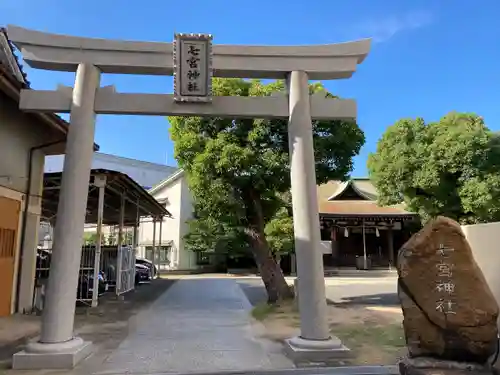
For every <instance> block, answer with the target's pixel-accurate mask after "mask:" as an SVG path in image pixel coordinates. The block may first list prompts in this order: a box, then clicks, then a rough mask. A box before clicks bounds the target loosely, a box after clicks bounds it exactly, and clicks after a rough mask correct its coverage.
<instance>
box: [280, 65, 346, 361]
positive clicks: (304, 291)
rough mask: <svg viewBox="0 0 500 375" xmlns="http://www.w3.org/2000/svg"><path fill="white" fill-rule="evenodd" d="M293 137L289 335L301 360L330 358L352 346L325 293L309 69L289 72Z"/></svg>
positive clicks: (291, 348)
mask: <svg viewBox="0 0 500 375" xmlns="http://www.w3.org/2000/svg"><path fill="white" fill-rule="evenodd" d="M287 86H288V95H289V99H288V100H289V111H290V117H289V124H288V143H289V148H290V151H289V154H290V173H291V176H290V177H291V188H292V189H291V190H292V208H293V230H294V237H295V254H296V256H297V281H298V283H297V285H298V289H299V290H298V295H299V313H300V336H299V337H294V338H291V339H289V340H287V341H286V344H287V346H286V349H287V351H288V353H289V355H290V356H292V357H293V358H294V359H295V360H297V361H302V360H308V361H310V360H313V361H324V360H326V359H331V358H335V357H337V358H338V357H343V356H345V354H346V352H348V351H349V349H347V348H346V347H345V346H343V345H342V343H341V342H340V340H339V339H338V338H336V337H333V336H331V335H330V330H329V327H328V319H327V311H326V309H327V305H326V296H325V276H324V270H323V254H322V252H321V251H320V247H319V246H320V241H321V236H320V229H319V214H318V198H317V192H316V170H315V162H314V146H313V128H312V118H311V96H310V94H309V79H308V76H307V73H306V72H303V71H294V72H291V73H290V75H289V76H288V81H287Z"/></svg>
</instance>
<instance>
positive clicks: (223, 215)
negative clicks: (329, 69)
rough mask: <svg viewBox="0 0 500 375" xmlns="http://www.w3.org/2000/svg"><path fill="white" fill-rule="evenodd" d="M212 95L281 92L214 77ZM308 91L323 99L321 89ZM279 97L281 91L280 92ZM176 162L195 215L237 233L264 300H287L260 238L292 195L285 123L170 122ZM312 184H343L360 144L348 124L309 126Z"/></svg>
mask: <svg viewBox="0 0 500 375" xmlns="http://www.w3.org/2000/svg"><path fill="white" fill-rule="evenodd" d="M212 88H213V92H214V95H218V96H270V95H271V94H273V93H277V92H279V93H281V94H283V95H284V83H283V82H282V81H278V82H273V83H269V84H264V83H262V82H261V81H258V80H251V81H247V80H242V79H214V80H213V84H212ZM311 93H317V94H318V93H323V94H324V95H325V96H328V97H332V96H331V95H330V94H328V93H327V92H326V91H325V90H324V88H323V87H322V86H321V84H318V83H317V84H314V85H311ZM278 95H279V94H278ZM169 121H170V124H171V136H172V139H173V141H174V143H175V157H176V159H177V161H178V163H179V166H180V167H182V168H183V169H184V170H185V172H186V175H187V178H188V183H189V186H190V189H191V192H192V194H193V196H194V199H195V202H196V203H197V207H202V208H203V212H202V213H200V215H201V214H202V215H201V216H202V217H203V218H212V219H213V220H215V221H219V222H221V223H223V225H225V226H226V228H236V231H237V232H238V233H243V234H244V235H245V237H246V241H247V242H248V243H249V244H250V250H251V251H252V254H253V256H254V259H255V261H256V263H257V266H258V269H259V272H260V274H261V276H262V280H263V282H264V284H265V286H266V290H267V293H268V297H269V301H270V302H275V301H277V300H278V299H280V298H288V297H290V296H291V292H290V288H288V285H287V283H286V281H285V279H284V277H283V273H282V272H281V268H280V267H279V265H277V264H276V262H275V260H274V258H273V256H272V252H271V249H270V246H269V243H268V241H267V238H266V235H265V227H266V224H267V223H268V222H269V221H270V220H271V219H272V218H273V217H274V216H275V214H276V212H277V211H278V210H279V209H280V208H282V207H283V201H282V199H281V193H284V192H287V191H289V190H290V170H289V156H288V132H287V125H288V121H287V120H286V119H272V120H270V119H237V120H235V119H223V118H199V117H171V118H169ZM313 127H314V143H315V158H316V173H317V182H318V183H323V182H326V181H328V180H330V179H344V178H346V177H347V174H348V173H349V172H350V170H351V169H352V157H353V156H354V155H356V154H357V153H358V152H359V149H360V148H361V146H362V145H363V143H364V135H363V132H362V131H361V130H360V129H359V127H358V126H357V125H356V123H354V122H347V121H314V123H313Z"/></svg>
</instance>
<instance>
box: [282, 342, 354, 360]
mask: <svg viewBox="0 0 500 375" xmlns="http://www.w3.org/2000/svg"><path fill="white" fill-rule="evenodd" d="M285 353H286V354H287V356H288V358H290V359H291V360H292V361H293V362H294V363H296V364H303V363H307V364H327V365H328V364H330V363H331V362H332V361H333V362H337V361H341V360H345V359H348V358H350V356H351V351H350V350H349V348H347V347H346V346H345V345H343V344H342V342H341V341H340V340H339V339H338V338H337V337H335V336H332V337H330V339H328V340H306V339H303V338H302V337H300V336H298V337H293V338H291V339H287V340H285Z"/></svg>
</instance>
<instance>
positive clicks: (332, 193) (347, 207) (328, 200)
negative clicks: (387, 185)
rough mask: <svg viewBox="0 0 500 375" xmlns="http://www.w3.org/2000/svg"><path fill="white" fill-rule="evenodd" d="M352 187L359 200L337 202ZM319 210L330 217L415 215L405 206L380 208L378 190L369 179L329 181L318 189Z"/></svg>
mask: <svg viewBox="0 0 500 375" xmlns="http://www.w3.org/2000/svg"><path fill="white" fill-rule="evenodd" d="M349 185H351V186H352V188H353V189H354V191H356V192H357V193H358V194H359V196H360V199H359V200H336V197H339V196H340V195H341V193H342V192H344V191H345V190H346V189H347V187H348V186H349ZM317 194H318V210H319V213H320V214H330V215H413V213H411V212H409V211H406V210H405V207H404V205H402V204H401V205H395V206H379V205H378V204H377V197H378V193H377V189H376V188H375V186H373V184H372V183H371V181H370V180H369V179H368V178H359V179H352V180H349V181H329V182H328V183H326V184H323V185H320V186H318V187H317Z"/></svg>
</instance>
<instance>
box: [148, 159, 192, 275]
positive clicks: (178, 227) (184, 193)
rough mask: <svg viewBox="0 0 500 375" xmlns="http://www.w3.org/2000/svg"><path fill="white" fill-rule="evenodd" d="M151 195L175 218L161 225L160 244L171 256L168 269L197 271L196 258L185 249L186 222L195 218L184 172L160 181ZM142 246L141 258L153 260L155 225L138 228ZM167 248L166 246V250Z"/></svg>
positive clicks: (157, 232)
mask: <svg viewBox="0 0 500 375" xmlns="http://www.w3.org/2000/svg"><path fill="white" fill-rule="evenodd" d="M149 192H150V194H152V195H153V197H154V198H155V199H156V200H157V201H159V202H162V203H164V204H165V206H166V208H167V210H168V211H169V212H170V213H171V214H172V218H169V219H164V221H163V223H162V229H163V230H162V235H161V244H162V248H163V251H162V252H160V256H161V254H162V253H164V254H166V253H168V258H169V260H170V264H169V266H168V267H167V268H168V269H173V270H190V269H195V268H197V264H196V254H195V253H193V252H190V251H187V250H186V249H185V248H184V241H183V237H184V235H185V234H186V233H187V230H188V226H187V224H186V221H187V220H189V219H190V218H192V216H193V200H192V196H191V193H190V191H189V188H188V185H187V181H186V179H185V178H184V171H183V170H182V169H179V170H178V171H177V172H175V173H174V174H172V175H171V176H169V177H168V178H166V179H164V180H163V181H161V182H160V183H159V184H157V185H156V186H154V187H153V188H152V189H151V190H149ZM158 242H159V224H158V223H157V224H156V243H157V244H158ZM139 244H140V248H141V249H140V251H142V254H141V253H139V255H140V256H141V255H142V256H145V257H147V258H149V257H150V255H149V251H148V250H150V249H152V245H153V223H152V222H151V221H149V222H145V223H141V225H140V227H139ZM163 245H165V246H163Z"/></svg>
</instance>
